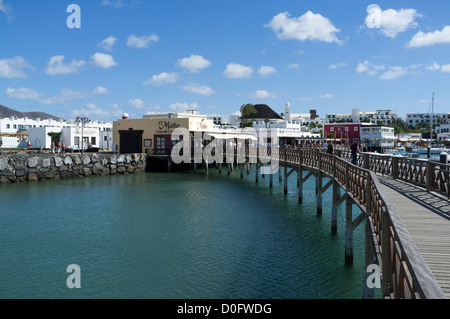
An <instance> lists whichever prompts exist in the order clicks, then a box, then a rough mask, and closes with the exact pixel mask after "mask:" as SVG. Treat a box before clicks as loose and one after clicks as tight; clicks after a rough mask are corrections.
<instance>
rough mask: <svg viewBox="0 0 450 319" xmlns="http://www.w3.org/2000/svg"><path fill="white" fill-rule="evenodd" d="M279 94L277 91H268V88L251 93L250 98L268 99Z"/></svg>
mask: <svg viewBox="0 0 450 319" xmlns="http://www.w3.org/2000/svg"><path fill="white" fill-rule="evenodd" d="M276 96H277V95H276V94H275V93H271V92H268V91H266V90H256V91H255V92H253V93H252V94H250V98H252V99H267V98H275V97H276Z"/></svg>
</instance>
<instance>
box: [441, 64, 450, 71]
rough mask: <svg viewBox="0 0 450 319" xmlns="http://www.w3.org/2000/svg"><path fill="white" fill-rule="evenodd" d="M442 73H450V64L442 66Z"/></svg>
mask: <svg viewBox="0 0 450 319" xmlns="http://www.w3.org/2000/svg"><path fill="white" fill-rule="evenodd" d="M441 71H442V72H445V73H450V64H446V65H443V66H441Z"/></svg>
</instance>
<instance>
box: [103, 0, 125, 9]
mask: <svg viewBox="0 0 450 319" xmlns="http://www.w3.org/2000/svg"><path fill="white" fill-rule="evenodd" d="M102 5H104V6H111V7H116V8H120V7H122V6H123V3H122V0H103V1H102Z"/></svg>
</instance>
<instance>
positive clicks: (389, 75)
mask: <svg viewBox="0 0 450 319" xmlns="http://www.w3.org/2000/svg"><path fill="white" fill-rule="evenodd" d="M407 73H408V72H407V70H406V68H404V67H402V66H392V67H390V68H389V70H388V71H386V72H385V73H383V74H382V75H381V76H380V80H393V79H397V78H399V77H401V76H404V75H406V74H407Z"/></svg>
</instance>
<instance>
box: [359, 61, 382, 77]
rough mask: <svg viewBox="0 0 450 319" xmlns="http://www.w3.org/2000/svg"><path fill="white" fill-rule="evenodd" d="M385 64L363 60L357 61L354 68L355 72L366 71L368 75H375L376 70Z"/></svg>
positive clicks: (379, 69)
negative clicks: (356, 65)
mask: <svg viewBox="0 0 450 319" xmlns="http://www.w3.org/2000/svg"><path fill="white" fill-rule="evenodd" d="M384 68H385V66H384V65H375V64H372V63H370V62H369V61H367V60H366V61H364V62H362V63H361V62H360V63H358V67H357V68H356V72H358V73H364V72H365V73H368V74H370V75H375V74H377V72H378V71H381V70H384Z"/></svg>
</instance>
